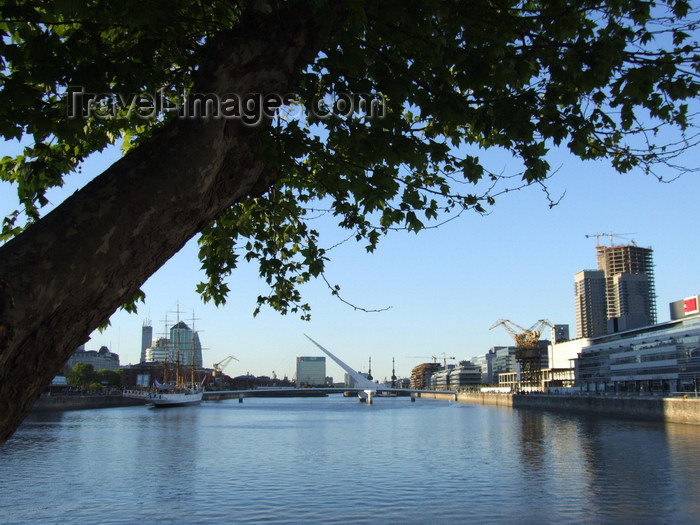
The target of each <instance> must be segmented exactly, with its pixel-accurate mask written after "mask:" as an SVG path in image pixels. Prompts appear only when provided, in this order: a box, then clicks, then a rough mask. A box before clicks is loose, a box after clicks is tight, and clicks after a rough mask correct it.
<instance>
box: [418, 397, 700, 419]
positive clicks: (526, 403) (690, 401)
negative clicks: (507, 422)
mask: <svg viewBox="0 0 700 525" xmlns="http://www.w3.org/2000/svg"><path fill="white" fill-rule="evenodd" d="M420 396H421V397H424V398H433V399H442V400H445V401H454V395H453V394H439V393H435V394H427V393H421V395H420ZM457 401H458V402H460V403H472V404H480V405H496V406H503V407H513V408H528V409H535V410H553V411H566V412H569V413H571V412H576V413H586V414H596V415H600V416H612V417H626V418H634V419H645V420H650V421H668V422H671V423H688V424H693V425H700V398H696V397H689V396H679V397H655V396H640V397H632V396H629V397H628V396H615V395H610V396H596V395H564V394H559V395H548V394H492V393H467V392H461V393H459V394H457Z"/></svg>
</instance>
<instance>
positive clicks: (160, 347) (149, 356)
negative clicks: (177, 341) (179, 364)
mask: <svg viewBox="0 0 700 525" xmlns="http://www.w3.org/2000/svg"><path fill="white" fill-rule="evenodd" d="M175 358H176V356H175V348H174V347H173V346H172V345H171V344H170V340H169V339H168V338H166V337H159V338H158V339H156V340H155V341H153V344H152V345H151V346H150V347H148V348H146V357H145V359H144V363H165V362H167V363H170V364H172V363H175Z"/></svg>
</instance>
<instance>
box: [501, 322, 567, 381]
mask: <svg viewBox="0 0 700 525" xmlns="http://www.w3.org/2000/svg"><path fill="white" fill-rule="evenodd" d="M497 326H503V328H505V329H506V332H508V333H509V334H510V335H511V336H512V337H513V339H514V340H515V360H516V361H517V362H518V364H519V365H520V375H521V378H522V382H523V383H525V384H527V385H528V386H535V383H536V376H537V373H538V372H539V370H540V368H541V367H540V335H541V333H542V328H544V327H545V326H549V327H553V326H554V325H552V323H550V322H549V321H547V320H546V319H540V320H539V321H537V322H536V323H535V324H533V325H532V326H531V327H530V328H523V327H522V326H520V325H518V324H515V323H514V322H512V321H509V320H508V319H499V320H498V321H496V323H494V325H493V326H492V327H491V328H489V330H493V329H494V328H496V327H497Z"/></svg>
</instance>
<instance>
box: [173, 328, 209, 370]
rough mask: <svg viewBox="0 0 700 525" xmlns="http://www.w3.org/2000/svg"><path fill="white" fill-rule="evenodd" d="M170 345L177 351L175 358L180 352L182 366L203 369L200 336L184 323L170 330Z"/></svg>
mask: <svg viewBox="0 0 700 525" xmlns="http://www.w3.org/2000/svg"><path fill="white" fill-rule="evenodd" d="M170 345H171V346H172V347H173V348H174V350H175V357H176V359H177V354H178V352H179V359H180V364H181V365H184V366H190V365H191V364H192V363H193V362H194V367H195V368H197V369H199V368H202V344H201V343H200V342H199V334H198V333H197V332H194V331H193V330H192V329H191V328H190V327H189V326H187V324H186V323H185V322H184V321H180V322H178V323H177V324H175V325H174V326H172V327H171V328H170Z"/></svg>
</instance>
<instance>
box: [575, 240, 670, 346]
mask: <svg viewBox="0 0 700 525" xmlns="http://www.w3.org/2000/svg"><path fill="white" fill-rule="evenodd" d="M652 254H653V250H652V249H651V248H642V247H640V246H637V245H635V244H631V245H619V246H615V245H611V246H602V245H598V246H596V257H597V261H598V270H597V271H596V270H583V271H581V272H578V273H577V274H576V277H575V302H576V333H577V336H578V337H598V336H601V335H605V334H611V333H614V332H621V331H626V330H631V329H633V328H641V327H643V326H649V325H653V324H655V323H656V292H655V286H654V268H653V261H652Z"/></svg>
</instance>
